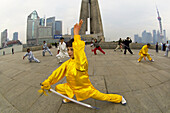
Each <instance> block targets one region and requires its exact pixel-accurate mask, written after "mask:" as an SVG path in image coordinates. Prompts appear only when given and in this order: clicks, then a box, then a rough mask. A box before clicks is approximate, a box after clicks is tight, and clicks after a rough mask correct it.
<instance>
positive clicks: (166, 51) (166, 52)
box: [165, 41, 170, 56]
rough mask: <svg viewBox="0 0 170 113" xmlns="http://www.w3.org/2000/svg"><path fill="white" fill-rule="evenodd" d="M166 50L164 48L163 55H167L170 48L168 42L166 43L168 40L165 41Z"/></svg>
mask: <svg viewBox="0 0 170 113" xmlns="http://www.w3.org/2000/svg"><path fill="white" fill-rule="evenodd" d="M165 47H166V50H165V56H168V51H169V50H170V44H169V43H168V41H167V42H166V46H165Z"/></svg>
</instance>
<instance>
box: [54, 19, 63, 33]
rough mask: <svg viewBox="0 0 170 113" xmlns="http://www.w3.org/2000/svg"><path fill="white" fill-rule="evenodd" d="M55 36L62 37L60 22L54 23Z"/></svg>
mask: <svg viewBox="0 0 170 113" xmlns="http://www.w3.org/2000/svg"><path fill="white" fill-rule="evenodd" d="M55 35H62V21H55Z"/></svg>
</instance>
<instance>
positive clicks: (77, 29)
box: [74, 19, 83, 35]
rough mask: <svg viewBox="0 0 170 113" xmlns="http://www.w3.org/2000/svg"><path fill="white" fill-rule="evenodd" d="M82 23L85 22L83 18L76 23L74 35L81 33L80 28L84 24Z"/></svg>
mask: <svg viewBox="0 0 170 113" xmlns="http://www.w3.org/2000/svg"><path fill="white" fill-rule="evenodd" d="M82 24H83V20H82V19H81V20H80V22H79V24H78V23H76V24H75V25H74V35H79V31H80V29H81V25H82Z"/></svg>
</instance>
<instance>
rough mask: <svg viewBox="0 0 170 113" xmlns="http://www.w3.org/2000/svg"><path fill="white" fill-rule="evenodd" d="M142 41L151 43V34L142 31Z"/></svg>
mask: <svg viewBox="0 0 170 113" xmlns="http://www.w3.org/2000/svg"><path fill="white" fill-rule="evenodd" d="M142 42H143V43H152V34H151V33H150V32H146V30H145V31H143V32H142Z"/></svg>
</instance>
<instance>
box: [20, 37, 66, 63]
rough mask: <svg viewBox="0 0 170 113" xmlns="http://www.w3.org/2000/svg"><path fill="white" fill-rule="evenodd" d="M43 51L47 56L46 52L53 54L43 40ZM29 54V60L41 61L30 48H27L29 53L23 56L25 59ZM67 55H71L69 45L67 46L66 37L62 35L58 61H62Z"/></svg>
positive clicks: (57, 56)
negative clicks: (68, 49) (68, 51)
mask: <svg viewBox="0 0 170 113" xmlns="http://www.w3.org/2000/svg"><path fill="white" fill-rule="evenodd" d="M42 49H43V51H42V55H43V56H45V52H47V51H48V52H49V54H50V55H51V56H53V54H52V52H51V51H50V49H49V47H48V46H47V43H46V41H43V47H42ZM27 56H28V60H29V62H32V61H35V62H37V63H40V61H39V60H38V59H37V58H35V57H34V55H33V53H32V51H31V50H30V49H29V48H28V49H27V53H26V54H25V55H24V56H23V59H25V57H27ZM65 57H67V58H68V57H69V55H68V53H67V47H66V43H65V42H64V38H63V37H61V38H60V42H59V45H58V52H57V55H56V58H57V59H58V63H61V62H62V59H63V58H65Z"/></svg>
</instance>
